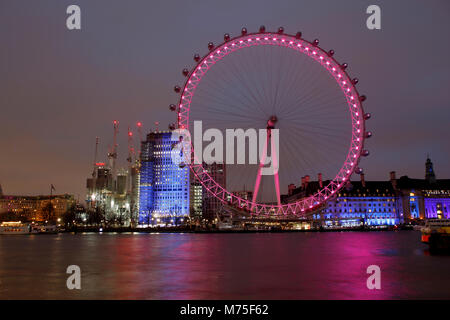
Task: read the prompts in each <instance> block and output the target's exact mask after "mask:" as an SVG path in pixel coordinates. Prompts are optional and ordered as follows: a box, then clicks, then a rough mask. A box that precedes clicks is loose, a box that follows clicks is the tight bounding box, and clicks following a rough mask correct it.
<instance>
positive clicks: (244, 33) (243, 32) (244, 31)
mask: <svg viewBox="0 0 450 320" xmlns="http://www.w3.org/2000/svg"><path fill="white" fill-rule="evenodd" d="M241 34H242V35H243V36H245V35H246V34H247V28H242V29H241Z"/></svg>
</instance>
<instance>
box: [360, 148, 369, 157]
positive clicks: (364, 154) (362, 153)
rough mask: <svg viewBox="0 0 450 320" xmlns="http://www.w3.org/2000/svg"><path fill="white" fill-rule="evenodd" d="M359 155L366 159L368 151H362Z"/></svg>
mask: <svg viewBox="0 0 450 320" xmlns="http://www.w3.org/2000/svg"><path fill="white" fill-rule="evenodd" d="M361 155H362V156H363V157H367V156H368V155H369V150H363V151H362V152H361Z"/></svg>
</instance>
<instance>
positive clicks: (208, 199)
mask: <svg viewBox="0 0 450 320" xmlns="http://www.w3.org/2000/svg"><path fill="white" fill-rule="evenodd" d="M203 168H204V169H205V170H206V171H207V172H208V174H209V175H210V176H211V178H212V179H214V181H216V182H217V183H218V184H219V185H221V186H222V187H224V188H226V187H227V183H226V182H227V179H226V178H227V175H226V165H225V164H223V163H215V162H214V163H211V164H207V163H203ZM222 205H223V204H222V201H221V200H219V199H218V198H217V197H215V196H214V195H213V194H211V193H210V192H208V190H205V188H203V208H202V212H203V218H204V219H207V220H213V219H215V218H216V213H217V212H218V211H219V210H220V209H221V208H222Z"/></svg>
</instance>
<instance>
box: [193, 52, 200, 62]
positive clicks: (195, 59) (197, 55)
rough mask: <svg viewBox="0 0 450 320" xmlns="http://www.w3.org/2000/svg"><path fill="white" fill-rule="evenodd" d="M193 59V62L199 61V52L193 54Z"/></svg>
mask: <svg viewBox="0 0 450 320" xmlns="http://www.w3.org/2000/svg"><path fill="white" fill-rule="evenodd" d="M194 61H195V62H199V61H200V55H199V54H194Z"/></svg>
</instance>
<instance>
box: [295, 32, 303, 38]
mask: <svg viewBox="0 0 450 320" xmlns="http://www.w3.org/2000/svg"><path fill="white" fill-rule="evenodd" d="M295 37H296V38H297V39H301V38H302V33H301V32H300V31H299V32H297V33H296V35H295Z"/></svg>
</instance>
